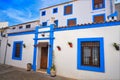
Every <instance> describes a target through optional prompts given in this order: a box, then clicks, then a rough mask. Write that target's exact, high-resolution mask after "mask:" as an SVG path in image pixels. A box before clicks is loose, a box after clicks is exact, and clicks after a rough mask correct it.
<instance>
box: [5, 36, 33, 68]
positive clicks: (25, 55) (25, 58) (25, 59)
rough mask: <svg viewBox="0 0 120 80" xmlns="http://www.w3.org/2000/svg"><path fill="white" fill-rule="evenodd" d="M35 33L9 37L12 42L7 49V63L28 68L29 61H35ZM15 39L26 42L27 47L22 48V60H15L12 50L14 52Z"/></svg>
mask: <svg viewBox="0 0 120 80" xmlns="http://www.w3.org/2000/svg"><path fill="white" fill-rule="evenodd" d="M33 38H34V34H31V35H20V36H11V37H9V38H8V40H9V43H11V47H8V49H7V57H6V59H7V60H6V64H9V65H13V66H17V67H21V68H26V65H27V63H33V50H34V46H33V45H34V40H33ZM14 41H23V43H25V45H26V48H24V47H23V48H22V49H23V50H22V60H13V59H12V52H13V42H14Z"/></svg>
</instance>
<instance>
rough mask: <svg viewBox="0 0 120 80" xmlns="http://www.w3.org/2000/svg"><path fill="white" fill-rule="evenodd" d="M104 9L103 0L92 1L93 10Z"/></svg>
mask: <svg viewBox="0 0 120 80" xmlns="http://www.w3.org/2000/svg"><path fill="white" fill-rule="evenodd" d="M104 7H105V0H93V9H101V8H104Z"/></svg>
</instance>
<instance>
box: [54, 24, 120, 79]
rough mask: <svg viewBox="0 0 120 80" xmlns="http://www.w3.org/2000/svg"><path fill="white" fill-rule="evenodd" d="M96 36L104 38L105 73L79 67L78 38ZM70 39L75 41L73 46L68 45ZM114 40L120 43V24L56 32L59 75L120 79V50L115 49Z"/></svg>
mask: <svg viewBox="0 0 120 80" xmlns="http://www.w3.org/2000/svg"><path fill="white" fill-rule="evenodd" d="M94 37H103V38H104V59H105V60H104V61H105V73H101V72H93V71H85V70H78V69H77V45H78V44H77V39H78V38H94ZM68 41H70V42H72V43H73V48H70V47H69V46H68V44H67V42H68ZM114 42H116V43H118V44H120V26H114V27H103V28H90V29H79V30H71V31H60V32H55V41H54V43H55V45H54V49H55V62H56V63H55V65H56V68H57V75H60V76H65V77H71V78H77V79H79V80H120V51H116V50H115V49H114V47H113V45H112V44H113V43H114ZM57 45H59V46H60V47H61V51H58V50H57V48H56V46H57Z"/></svg>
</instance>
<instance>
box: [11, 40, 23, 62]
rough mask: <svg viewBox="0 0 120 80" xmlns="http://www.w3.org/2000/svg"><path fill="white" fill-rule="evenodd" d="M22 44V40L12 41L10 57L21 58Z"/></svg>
mask: <svg viewBox="0 0 120 80" xmlns="http://www.w3.org/2000/svg"><path fill="white" fill-rule="evenodd" d="M22 45H23V41H15V42H14V44H13V54H12V59H15V60H22Z"/></svg>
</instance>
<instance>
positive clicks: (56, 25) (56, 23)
mask: <svg viewBox="0 0 120 80" xmlns="http://www.w3.org/2000/svg"><path fill="white" fill-rule="evenodd" d="M54 23H55V28H57V27H58V20H55V21H54Z"/></svg>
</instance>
